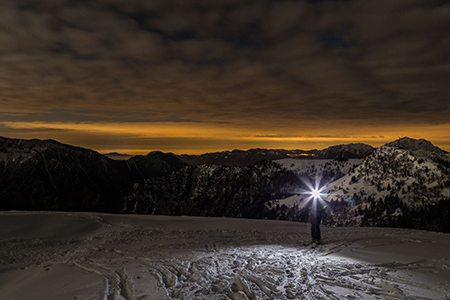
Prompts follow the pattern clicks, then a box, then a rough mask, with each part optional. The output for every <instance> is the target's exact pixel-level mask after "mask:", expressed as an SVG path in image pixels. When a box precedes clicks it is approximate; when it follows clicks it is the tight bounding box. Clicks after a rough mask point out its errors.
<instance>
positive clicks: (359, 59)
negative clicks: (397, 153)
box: [0, 0, 450, 137]
mask: <svg viewBox="0 0 450 300" xmlns="http://www.w3.org/2000/svg"><path fill="white" fill-rule="evenodd" d="M448 28H450V3H449V1H442V0H398V1H391V0H378V1H363V0H348V1H331V0H330V1H326V0H323V1H318V0H316V1H312V0H310V1H294V0H289V1H268V0H266V1H265V0H262V1H261V0H244V1H242V0H239V1H237V0H216V1H209V0H200V1H198V0H196V1H193V0H192V1H191V0H178V1H176V0H173V1H171V0H164V1H163V0H161V1H159V0H158V1H156V0H153V1H144V0H128V1H124V0H91V1H70V0H41V1H32V0H19V1H16V0H14V1H13V0H5V1H2V3H1V4H0V53H1V56H0V70H1V72H0V107H1V108H0V112H2V113H3V116H8V120H7V121H8V122H11V121H14V118H16V117H17V119H16V121H17V122H19V121H20V122H23V121H24V118H25V119H27V120H28V121H30V122H32V121H45V120H41V119H39V118H43V117H42V116H46V117H47V118H48V120H54V119H57V118H58V116H59V115H58V112H61V111H66V112H71V116H72V117H74V116H78V117H79V118H80V120H81V121H83V120H85V119H87V118H88V119H89V121H92V122H95V120H94V119H92V118H93V116H96V117H97V119H96V120H97V121H98V122H118V121H120V122H122V121H125V119H126V122H147V123H148V124H154V123H155V122H163V121H164V120H167V121H170V122H173V121H174V120H175V119H176V120H183V122H184V123H183V124H188V123H196V124H214V125H213V127H219V126H230V127H232V128H243V129H245V131H252V130H253V131H254V132H255V135H256V134H266V135H273V134H278V135H280V134H283V133H285V132H286V131H287V130H292V128H296V130H298V132H301V133H302V135H303V134H304V133H305V132H306V133H307V132H309V131H310V130H312V129H314V130H313V131H311V135H317V134H320V133H321V134H322V135H325V134H327V132H328V131H329V130H330V129H332V128H335V127H336V124H345V126H343V129H345V132H342V134H341V135H342V136H344V135H346V134H350V135H351V134H353V132H352V128H355V126H357V127H359V128H371V132H374V127H376V126H377V125H379V124H383V125H386V126H391V127H397V128H412V127H414V126H424V127H427V126H440V127H439V128H441V130H443V129H442V128H444V129H445V128H447V129H448V128H449V127H448V124H449V122H450V117H449V116H450V104H449V103H450V99H449V97H450V85H449V84H448V82H449V79H450V38H449V35H448ZM17 113H21V114H25V117H24V116H22V117H21V118H20V119H19V117H18V116H17ZM36 116H41V117H39V118H38V119H36V118H37V117H36ZM5 118H6V117H5ZM44 118H45V117H44ZM4 120H6V119H4ZM176 120H175V121H176ZM59 121H61V122H62V121H64V120H59ZM73 121H76V120H73ZM196 126H197V125H196ZM208 126H210V125H208ZM446 126H447V127H446ZM3 128H4V130H2V131H3V132H7V131H6V129H5V128H12V127H11V126H9V127H8V126H7V125H6V124H3ZM256 129H257V130H256ZM318 129H320V130H318ZM193 130H194V129H193ZM354 132H358V130H354ZM399 134H401V133H399ZM298 135H300V134H298ZM442 136H443V134H441V137H442ZM447 137H448V135H447Z"/></svg>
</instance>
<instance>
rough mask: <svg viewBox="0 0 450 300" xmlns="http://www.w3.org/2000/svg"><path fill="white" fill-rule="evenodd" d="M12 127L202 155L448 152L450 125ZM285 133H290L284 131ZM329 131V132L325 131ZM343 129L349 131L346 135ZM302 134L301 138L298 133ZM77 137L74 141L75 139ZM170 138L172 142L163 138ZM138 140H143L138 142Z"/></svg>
mask: <svg viewBox="0 0 450 300" xmlns="http://www.w3.org/2000/svg"><path fill="white" fill-rule="evenodd" d="M0 125H3V126H4V127H7V128H11V129H16V130H17V129H20V130H27V131H29V132H31V133H32V134H33V135H32V136H31V134H26V135H25V134H21V138H42V139H47V138H52V139H55V140H58V141H61V142H63V143H67V144H71V145H78V146H81V147H85V148H90V149H94V150H96V151H98V152H100V153H108V152H118V153H124V154H129V155H139V154H143V155H145V154H147V153H149V152H151V151H156V150H159V151H162V152H172V153H175V154H204V153H208V152H220V151H226V150H228V151H231V150H234V149H240V150H248V149H251V148H266V149H291V150H294V149H300V150H305V151H307V150H312V149H324V148H327V147H329V146H334V145H338V144H349V143H365V144H369V145H371V146H373V147H379V146H381V145H384V144H386V143H389V142H392V141H395V140H397V139H398V138H399V136H402V137H405V136H408V137H411V138H415V139H419V138H425V139H427V140H429V141H430V142H432V143H433V144H434V145H436V146H438V147H440V148H441V149H443V150H446V151H450V139H449V135H448V132H450V124H442V125H428V126H403V127H402V128H396V129H395V130H393V129H392V126H387V125H386V126H379V127H377V128H373V127H369V126H359V127H357V126H353V127H352V126H350V125H347V126H346V127H340V128H336V126H326V124H324V125H323V126H320V127H318V128H313V129H311V130H308V132H303V131H302V130H301V127H299V129H298V130H292V128H291V129H289V130H286V129H284V130H283V129H277V130H274V129H269V130H265V129H264V128H261V129H257V130H255V129H253V128H251V127H249V126H247V127H244V128H242V127H238V126H224V125H222V124H214V123H195V122H155V123H143V122H139V123H119V122H115V123H113V122H111V123H107V122H97V123H94V122H92V123H88V122H85V123H74V122H72V123H71V122H67V123H63V122H53V123H52V122H0ZM286 132H289V133H291V135H286ZM324 132H326V133H327V135H323V133H324ZM343 132H345V133H346V134H345V135H344V134H342V133H343ZM296 134H298V136H296ZM75 136H76V137H77V138H78V139H77V142H75V139H74V137H75ZM84 136H91V137H92V136H95V137H98V138H99V139H101V138H105V137H119V138H120V139H122V140H127V141H129V142H127V143H126V145H125V144H122V145H119V144H114V143H112V144H110V145H102V146H101V147H99V146H98V145H94V144H92V143H89V142H87V140H86V141H84V140H83V137H84ZM146 139H152V140H155V139H157V140H158V141H159V143H158V144H149V143H146V142H145V140H146ZM169 140H171V142H170V143H165V141H169ZM136 141H141V142H139V143H136Z"/></svg>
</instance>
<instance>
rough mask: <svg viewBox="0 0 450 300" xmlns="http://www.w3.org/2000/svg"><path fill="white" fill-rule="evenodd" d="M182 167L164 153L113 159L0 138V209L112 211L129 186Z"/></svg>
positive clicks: (59, 145) (42, 143) (43, 142)
mask: <svg viewBox="0 0 450 300" xmlns="http://www.w3.org/2000/svg"><path fill="white" fill-rule="evenodd" d="M184 166H185V163H183V162H182V161H180V160H179V159H177V158H176V157H175V156H173V155H170V154H162V153H150V154H149V155H147V156H136V157H133V158H132V159H130V160H128V161H115V160H112V159H109V158H107V157H105V156H103V155H101V154H99V153H97V152H95V151H92V150H88V149H83V148H79V147H73V146H69V145H65V144H62V143H59V142H56V141H53V140H20V139H7V138H2V137H0V210H59V211H61V210H66V211H101V212H114V213H117V212H120V210H121V209H122V208H123V199H124V198H125V197H126V196H128V195H130V194H131V192H132V186H133V184H134V183H136V182H143V180H144V178H152V177H155V176H162V175H165V174H166V173H170V172H172V171H174V170H177V169H179V168H181V167H184Z"/></svg>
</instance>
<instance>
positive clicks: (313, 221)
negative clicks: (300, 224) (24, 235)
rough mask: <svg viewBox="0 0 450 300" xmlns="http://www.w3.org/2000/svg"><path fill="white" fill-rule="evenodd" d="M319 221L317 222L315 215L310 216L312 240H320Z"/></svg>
mask: <svg viewBox="0 0 450 300" xmlns="http://www.w3.org/2000/svg"><path fill="white" fill-rule="evenodd" d="M318 225H319V223H318V222H317V218H316V217H311V239H312V240H313V241H319V240H320V232H318V231H317V230H318V227H319V226H318Z"/></svg>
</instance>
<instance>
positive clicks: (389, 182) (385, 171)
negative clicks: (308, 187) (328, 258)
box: [269, 138, 450, 231]
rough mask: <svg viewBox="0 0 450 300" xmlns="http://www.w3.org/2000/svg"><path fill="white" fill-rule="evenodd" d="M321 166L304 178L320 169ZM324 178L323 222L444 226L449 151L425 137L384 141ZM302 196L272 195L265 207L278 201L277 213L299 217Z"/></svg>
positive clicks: (449, 227)
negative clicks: (333, 175)
mask: <svg viewBox="0 0 450 300" xmlns="http://www.w3.org/2000/svg"><path fill="white" fill-rule="evenodd" d="M321 170H324V168H321V169H320V170H319V171H318V172H315V173H312V176H309V177H310V178H315V177H320V175H321V174H326V173H324V171H321ZM302 171H305V170H304V169H298V170H297V172H300V173H301V172H302ZM306 172H309V173H311V172H310V169H309V170H306ZM325 183H327V190H326V192H327V194H328V197H326V200H328V201H330V205H329V210H328V212H327V214H326V217H325V223H327V224H330V225H359V226H361V225H363V226H364V225H380V226H401V227H412V228H420V229H430V230H438V231H450V222H449V220H448V219H449V216H450V154H449V153H447V152H445V151H443V150H441V149H439V148H437V147H435V146H433V145H432V144H431V143H430V142H428V141H425V140H414V139H410V138H403V139H401V140H400V141H396V142H392V143H389V144H387V145H385V146H382V147H380V148H378V149H376V150H375V151H374V152H373V153H372V154H370V155H368V156H367V157H366V158H365V159H364V160H361V162H360V163H359V164H357V165H356V164H354V165H353V167H351V168H349V169H347V171H346V173H345V175H344V176H342V177H340V178H337V179H336V178H335V180H333V179H332V180H329V178H326V177H322V184H325ZM304 198H305V197H301V196H298V195H297V196H293V197H289V198H286V199H278V200H276V201H272V202H271V206H269V207H274V206H275V205H278V207H277V209H278V211H279V212H281V213H282V214H283V215H281V216H280V215H277V217H278V218H286V217H287V216H289V217H290V218H293V217H294V218H295V217H296V216H297V217H298V218H300V213H298V215H296V214H295V212H296V211H297V210H298V207H300V206H301V203H302V201H303V200H304ZM280 207H281V208H280ZM274 210H276V209H272V211H271V213H272V214H274V213H275V212H274ZM302 217H303V218H305V215H303V216H302Z"/></svg>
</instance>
